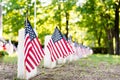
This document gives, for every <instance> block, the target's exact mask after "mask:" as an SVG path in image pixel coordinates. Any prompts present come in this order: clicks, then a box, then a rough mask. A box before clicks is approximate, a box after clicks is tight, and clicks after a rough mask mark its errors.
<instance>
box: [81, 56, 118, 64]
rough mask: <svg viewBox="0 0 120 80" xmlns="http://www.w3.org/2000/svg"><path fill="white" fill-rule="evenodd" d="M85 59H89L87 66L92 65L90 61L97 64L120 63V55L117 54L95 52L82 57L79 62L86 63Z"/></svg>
mask: <svg viewBox="0 0 120 80" xmlns="http://www.w3.org/2000/svg"><path fill="white" fill-rule="evenodd" d="M84 60H87V62H88V63H86V64H88V65H87V66H91V65H90V63H92V64H94V65H95V66H98V64H99V63H102V62H104V63H108V65H111V64H113V65H116V64H120V61H119V60H120V56H116V55H109V54H106V55H103V54H93V55H91V56H89V57H86V58H82V59H80V60H79V64H80V65H82V64H83V65H84Z"/></svg>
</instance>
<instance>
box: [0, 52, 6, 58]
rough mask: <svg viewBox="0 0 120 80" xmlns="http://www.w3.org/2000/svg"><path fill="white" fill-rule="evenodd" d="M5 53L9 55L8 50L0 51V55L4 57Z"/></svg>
mask: <svg viewBox="0 0 120 80" xmlns="http://www.w3.org/2000/svg"><path fill="white" fill-rule="evenodd" d="M5 55H8V53H7V52H6V51H0V57H3V56H5Z"/></svg>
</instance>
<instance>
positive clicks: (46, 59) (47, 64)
mask: <svg viewBox="0 0 120 80" xmlns="http://www.w3.org/2000/svg"><path fill="white" fill-rule="evenodd" d="M50 39H51V35H47V36H45V44H44V45H45V46H44V52H45V56H44V67H45V68H54V67H56V61H54V62H52V61H51V56H50V52H49V50H48V48H47V44H48V42H49V40H50Z"/></svg>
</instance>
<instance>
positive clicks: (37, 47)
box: [24, 20, 45, 72]
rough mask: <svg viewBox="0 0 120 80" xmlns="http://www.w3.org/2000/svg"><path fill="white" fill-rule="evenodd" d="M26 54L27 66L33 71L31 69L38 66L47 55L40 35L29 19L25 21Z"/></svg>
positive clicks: (27, 68) (29, 70)
mask: <svg viewBox="0 0 120 80" xmlns="http://www.w3.org/2000/svg"><path fill="white" fill-rule="evenodd" d="M24 55H25V60H24V63H25V68H26V70H27V71H28V72H31V70H33V69H34V68H35V67H36V66H38V65H39V63H40V61H41V59H42V58H43V57H44V55H45V54H44V52H43V49H42V47H41V44H40V42H39V40H38V37H37V36H36V34H35V32H34V30H33V29H32V26H31V24H30V22H29V21H28V20H26V21H25V42H24Z"/></svg>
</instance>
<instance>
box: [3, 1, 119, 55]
mask: <svg viewBox="0 0 120 80" xmlns="http://www.w3.org/2000/svg"><path fill="white" fill-rule="evenodd" d="M36 1H37V0H36ZM81 1H82V2H81ZM3 2H4V6H3V10H4V13H3V36H4V37H5V38H6V39H10V38H11V39H12V40H16V41H17V39H18V30H19V29H21V28H24V20H25V17H26V11H27V10H28V16H29V17H28V18H29V20H30V22H31V24H32V26H33V27H34V1H33V0H32V1H31V0H17V1H16V0H6V1H3ZM48 2H49V4H47V5H45V3H46V2H43V1H41V0H39V1H37V6H36V10H37V19H36V21H37V24H36V30H37V34H38V37H39V39H40V41H41V42H42V44H43V45H44V37H45V36H46V35H51V34H52V33H53V31H54V28H55V27H56V26H58V28H59V29H60V30H61V32H62V33H63V34H65V35H66V37H69V36H72V40H73V41H77V42H78V43H81V44H84V45H87V46H90V47H104V48H107V50H108V53H110V54H114V52H115V54H120V51H119V48H120V46H119V45H120V43H119V35H120V34H119V31H120V27H119V23H120V20H119V18H120V16H119V14H120V1H119V0H51V1H50V0H48ZM114 45H115V46H114Z"/></svg>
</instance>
